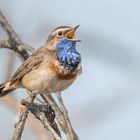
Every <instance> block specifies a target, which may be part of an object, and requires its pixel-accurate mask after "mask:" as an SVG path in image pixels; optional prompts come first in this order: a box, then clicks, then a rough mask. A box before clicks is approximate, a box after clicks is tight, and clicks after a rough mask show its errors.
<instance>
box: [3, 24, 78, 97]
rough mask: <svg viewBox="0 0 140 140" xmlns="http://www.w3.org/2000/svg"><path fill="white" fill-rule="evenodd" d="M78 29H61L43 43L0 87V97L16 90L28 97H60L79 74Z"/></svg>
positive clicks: (54, 31)
mask: <svg viewBox="0 0 140 140" xmlns="http://www.w3.org/2000/svg"><path fill="white" fill-rule="evenodd" d="M78 27H79V25H78V26H76V27H74V28H72V27H69V26H61V27H58V28H56V29H55V30H53V32H52V33H51V34H50V35H49V37H48V40H47V42H46V43H45V44H44V45H43V46H42V47H40V48H38V49H37V50H36V51H35V52H34V53H33V54H32V55H31V56H30V57H28V58H27V60H25V61H24V62H23V63H22V64H21V66H20V67H19V68H18V69H17V71H16V72H15V73H14V74H13V76H11V77H10V78H9V80H7V81H6V82H4V83H2V84H1V85H0V97H3V96H5V95H7V94H8V93H10V92H11V91H13V90H15V89H17V88H25V89H27V90H28V91H30V92H31V93H44V94H49V93H60V92H61V91H63V90H64V89H66V88H68V87H69V86H70V85H71V84H72V83H73V82H74V81H75V79H76V78H77V76H78V75H79V74H80V73H81V55H80V53H79V52H78V51H77V50H76V47H75V46H76V42H78V41H79V40H77V39H75V37H74V35H75V31H76V29H77V28H78Z"/></svg>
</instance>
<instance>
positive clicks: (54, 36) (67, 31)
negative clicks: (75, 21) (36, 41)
mask: <svg viewBox="0 0 140 140" xmlns="http://www.w3.org/2000/svg"><path fill="white" fill-rule="evenodd" d="M78 27H79V25H77V26H75V27H69V26H60V27H57V28H56V29H54V30H53V32H52V33H51V34H50V35H49V37H48V40H47V42H46V47H47V48H48V49H50V50H56V45H57V43H58V41H59V40H60V39H62V38H66V39H68V40H73V41H77V40H76V39H75V38H74V34H75V31H76V29H77V28H78Z"/></svg>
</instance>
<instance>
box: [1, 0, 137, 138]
mask: <svg viewBox="0 0 140 140" xmlns="http://www.w3.org/2000/svg"><path fill="white" fill-rule="evenodd" d="M139 7H140V1H139V0H83V1H82V0H71V1H67V0H58V1H56V0H36V1H35V0H0V10H2V11H3V13H4V14H5V16H6V17H7V19H8V21H9V22H10V24H11V25H12V26H13V27H14V29H15V30H16V32H17V33H18V34H19V36H20V37H21V39H22V40H23V41H24V42H26V43H28V44H30V45H31V46H33V47H35V48H37V47H40V46H41V45H42V44H43V42H44V41H45V40H46V39H47V36H48V34H49V33H50V32H51V30H52V29H54V28H55V27H57V26H60V25H70V26H75V25H77V24H80V25H81V26H80V28H79V29H78V32H77V38H78V39H81V40H82V41H83V42H82V43H79V44H78V45H77V46H78V47H77V48H78V50H79V51H80V52H81V54H82V58H83V73H82V75H81V76H80V77H79V78H78V79H77V81H76V82H75V83H74V84H73V85H72V86H71V87H70V88H69V89H68V90H66V91H64V93H63V98H64V101H65V104H66V107H67V109H68V111H69V115H70V118H71V121H72V124H73V126H74V129H75V130H76V132H77V133H78V135H79V137H80V140H89V139H90V140H112V139H113V140H139V139H140V86H139V85H140V76H139V75H140V8H139ZM5 37H6V36H5V34H4V32H3V30H2V29H0V38H5ZM6 52H7V51H6V50H4V49H2V50H0V66H1V67H0V73H1V75H0V81H1V82H2V81H3V80H2V78H3V77H4V75H3V72H4V71H3V66H4V62H5V61H4V60H5V59H6V57H7V56H6ZM16 64H17V65H15V69H16V68H17V67H18V66H19V60H18V59H17V63H16ZM22 91H24V90H22ZM18 92H20V90H18V91H17V94H16V95H18ZM24 94H25V95H26V93H22V95H21V96H20V98H22V97H23V96H25V95H24ZM18 96H19V95H18ZM0 112H1V113H0V114H1V115H0V139H3V140H10V139H11V135H12V132H13V124H14V122H15V115H14V114H13V113H11V112H10V111H9V110H8V109H7V108H6V107H5V106H3V105H2V104H0ZM23 135H24V136H23V140H26V139H28V138H29V137H30V138H33V139H34V140H36V137H35V135H34V134H33V133H32V132H30V131H29V130H28V129H27V128H26V130H25V131H24V134H23Z"/></svg>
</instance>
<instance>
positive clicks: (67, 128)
mask: <svg viewBox="0 0 140 140" xmlns="http://www.w3.org/2000/svg"><path fill="white" fill-rule="evenodd" d="M41 96H42V95H41ZM44 96H45V98H46V100H47V103H49V105H50V106H51V107H52V108H53V109H54V111H55V113H56V120H57V122H58V124H59V126H60V127H61V129H62V131H63V132H64V134H65V135H66V137H67V139H68V140H79V138H78V136H77V134H76V132H75V131H74V129H73V128H72V126H71V122H70V119H69V117H68V113H67V110H66V108H65V105H64V103H63V100H62V98H61V95H59V94H58V96H57V97H58V101H59V103H60V107H61V108H59V106H58V104H57V103H56V101H55V100H54V99H53V97H52V96H51V95H44Z"/></svg>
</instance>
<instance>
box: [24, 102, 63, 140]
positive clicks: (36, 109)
mask: <svg viewBox="0 0 140 140" xmlns="http://www.w3.org/2000/svg"><path fill="white" fill-rule="evenodd" d="M22 104H23V105H25V106H26V107H28V110H30V111H31V113H32V114H33V115H34V116H35V117H36V118H37V119H38V120H39V121H41V123H42V124H43V125H44V128H46V129H47V130H49V131H50V132H51V134H52V136H53V137H54V139H55V140H61V138H60V131H59V129H58V127H57V124H56V123H55V121H54V119H55V114H54V113H53V110H52V109H51V107H50V106H49V105H41V104H37V103H32V104H31V103H29V102H27V101H25V100H24V101H22Z"/></svg>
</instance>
